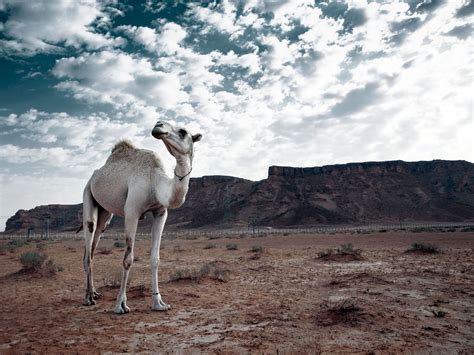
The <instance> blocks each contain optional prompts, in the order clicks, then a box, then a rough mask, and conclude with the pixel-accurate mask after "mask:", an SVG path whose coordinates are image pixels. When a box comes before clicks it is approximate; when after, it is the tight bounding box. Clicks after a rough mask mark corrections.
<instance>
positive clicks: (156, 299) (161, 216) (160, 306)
mask: <svg viewBox="0 0 474 355" xmlns="http://www.w3.org/2000/svg"><path fill="white" fill-rule="evenodd" d="M153 216H154V221H153V228H152V230H151V233H152V246H151V258H150V263H151V285H152V288H153V293H152V305H151V308H152V309H153V310H155V311H166V310H168V309H170V308H171V306H170V305H168V304H166V303H164V302H163V300H162V299H161V295H160V290H159V287H158V265H159V264H160V244H161V234H162V233H163V227H164V226H165V222H166V217H168V211H167V210H166V209H165V210H162V211H159V212H157V213H154V215H153Z"/></svg>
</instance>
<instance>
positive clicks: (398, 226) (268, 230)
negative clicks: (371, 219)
mask: <svg viewBox="0 0 474 355" xmlns="http://www.w3.org/2000/svg"><path fill="white" fill-rule="evenodd" d="M446 228H447V229H454V230H456V229H464V230H467V231H471V230H472V231H474V222H413V223H393V224H368V225H339V226H318V227H309V228H291V227H286V228H275V227H264V226H255V227H252V228H235V229H222V230H215V229H214V230H203V229H194V230H193V229H183V230H178V231H166V228H165V231H164V233H163V237H164V238H170V239H174V238H183V239H191V238H199V237H202V236H204V237H210V238H212V237H226V238H232V237H245V236H252V235H259V236H265V235H270V234H331V233H351V232H352V233H357V232H359V233H364V232H386V231H389V230H390V231H394V230H411V231H434V230H436V229H446ZM28 238H30V239H48V240H68V239H70V240H75V239H76V240H77V239H82V238H83V233H82V232H81V233H64V232H61V233H54V232H50V233H49V234H48V236H47V238H45V237H44V235H41V234H39V233H37V234H35V233H30V234H29V236H28V234H27V233H26V232H24V233H15V234H5V233H2V234H0V240H1V239H28ZM103 238H104V239H109V238H113V239H121V238H125V234H124V233H123V232H121V231H115V230H109V231H106V232H105V233H104V236H103ZM136 238H137V239H149V238H151V232H148V233H142V232H139V233H137V234H136Z"/></svg>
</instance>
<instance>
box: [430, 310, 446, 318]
mask: <svg viewBox="0 0 474 355" xmlns="http://www.w3.org/2000/svg"><path fill="white" fill-rule="evenodd" d="M431 313H433V315H434V316H435V317H436V318H444V316H446V314H447V313H446V312H445V311H443V310H441V309H431Z"/></svg>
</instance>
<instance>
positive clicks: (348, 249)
mask: <svg viewBox="0 0 474 355" xmlns="http://www.w3.org/2000/svg"><path fill="white" fill-rule="evenodd" d="M336 252H337V254H341V255H360V254H361V250H360V249H354V246H353V245H352V244H351V243H347V244H341V245H340V246H339V248H337V249H336Z"/></svg>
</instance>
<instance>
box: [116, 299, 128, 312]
mask: <svg viewBox="0 0 474 355" xmlns="http://www.w3.org/2000/svg"><path fill="white" fill-rule="evenodd" d="M114 312H115V313H116V314H125V313H129V312H130V308H128V306H127V305H126V304H125V302H121V303H119V304H117V305H116V306H115V308H114Z"/></svg>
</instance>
